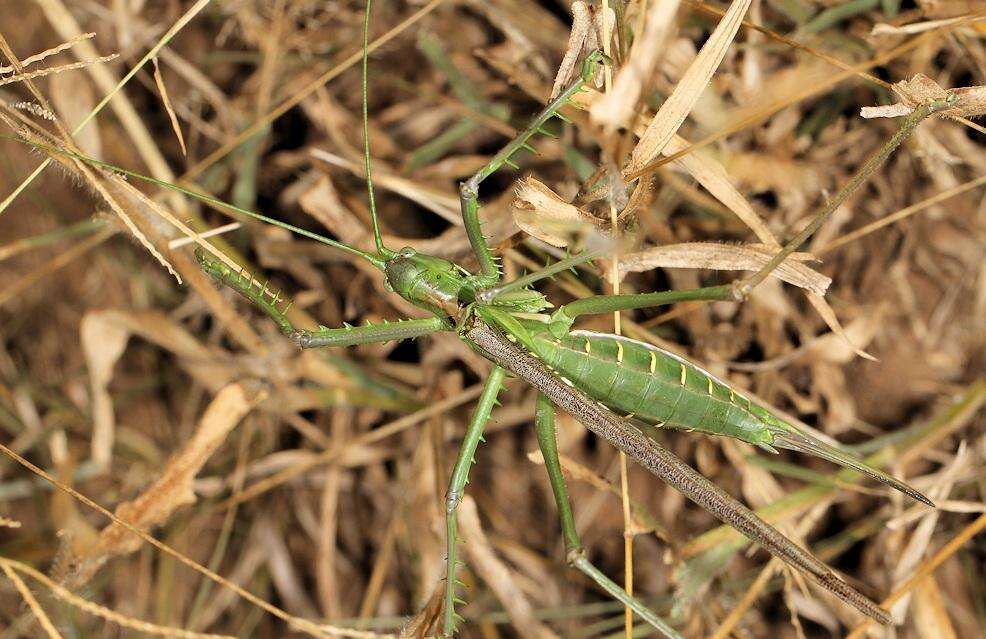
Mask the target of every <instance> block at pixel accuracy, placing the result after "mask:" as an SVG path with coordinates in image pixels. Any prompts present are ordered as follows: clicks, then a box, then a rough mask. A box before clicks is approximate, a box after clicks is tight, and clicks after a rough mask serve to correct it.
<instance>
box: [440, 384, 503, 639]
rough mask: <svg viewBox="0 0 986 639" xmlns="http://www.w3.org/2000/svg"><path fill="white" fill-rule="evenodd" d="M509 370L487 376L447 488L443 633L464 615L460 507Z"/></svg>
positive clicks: (452, 630) (451, 629)
mask: <svg viewBox="0 0 986 639" xmlns="http://www.w3.org/2000/svg"><path fill="white" fill-rule="evenodd" d="M506 374H507V372H506V371H505V370H504V369H502V368H500V367H499V366H494V367H493V370H492V371H490V376H489V377H488V378H486V385H485V386H484V387H483V393H482V394H481V395H480V396H479V402H478V403H477V404H476V409H475V410H474V411H473V414H472V417H471V418H470V420H469V425H468V426H467V427H466V435H465V437H464V438H463V440H462V446H461V447H460V448H459V456H458V458H457V459H456V460H455V467H454V468H453V469H452V476H451V477H450V478H449V486H448V492H447V493H446V495H445V534H446V540H445V543H446V558H445V562H446V573H445V574H446V577H445V615H444V621H443V624H442V626H443V627H442V636H444V637H451V636H452V635H454V634H455V629H456V625H457V623H458V622H459V621H461V619H462V618H461V617H460V616H459V615H457V614H456V612H455V604H456V603H461V600H460V599H458V598H457V597H456V593H455V590H456V585H457V584H458V581H457V580H456V568H457V567H458V555H457V553H458V541H459V539H458V536H457V535H458V509H459V504H460V503H461V502H462V495H463V492H464V491H465V489H466V484H467V483H469V469H470V467H471V466H472V464H473V462H475V459H474V457H473V456H474V455H475V454H476V448H477V447H478V446H479V442H480V441H482V440H483V429H484V428H485V427H486V422H487V421H488V420H489V418H490V413H491V412H492V411H493V406H494V405H495V404H496V396H497V394H498V393H499V392H500V389H501V388H502V387H503V380H504V378H505V377H506Z"/></svg>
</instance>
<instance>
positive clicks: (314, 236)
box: [0, 134, 384, 271]
mask: <svg viewBox="0 0 986 639" xmlns="http://www.w3.org/2000/svg"><path fill="white" fill-rule="evenodd" d="M0 138H6V139H9V140H15V141H17V142H20V143H22V144H27V145H28V146H33V147H35V148H38V149H43V150H45V151H48V152H49V153H52V154H55V153H57V154H59V155H65V156H68V157H71V158H75V159H76V160H79V161H81V162H85V163H86V164H91V165H92V166H96V167H99V168H102V169H106V170H108V171H112V172H113V173H117V174H119V175H126V176H128V177H132V178H136V179H138V180H142V181H144V182H148V183H150V184H156V185H157V186H161V187H164V188H166V189H171V190H172V191H177V192H178V193H182V194H184V195H187V196H188V197H190V198H193V199H196V200H199V201H200V202H205V203H207V204H211V205H212V206H215V207H217V208H221V209H226V210H229V211H233V212H235V213H239V214H241V215H246V216H247V217H252V218H254V219H255V220H260V221H261V222H267V223H268V224H272V225H274V226H279V227H281V228H282V229H287V230H288V231H291V232H292V233H296V234H298V235H301V236H303V237H307V238H309V239H311V240H315V241H316V242H320V243H322V244H327V245H329V246H332V247H335V248H337V249H340V250H343V251H347V252H349V253H352V254H353V255H358V256H360V257H362V258H363V259H365V260H366V261H367V262H369V263H370V264H372V265H373V266H375V267H377V268H378V269H380V270H381V271H382V270H384V263H383V260H382V259H380V258H379V257H377V256H376V255H374V254H373V253H370V252H369V251H364V250H362V249H358V248H356V247H355V246H350V245H348V244H346V243H345V242H339V241H337V240H332V239H329V238H327V237H325V236H324V235H319V234H318V233H314V232H312V231H309V230H307V229H303V228H301V227H298V226H295V225H293V224H288V223H287V222H282V221H281V220H278V219H275V218H272V217H268V216H266V215H263V214H262V213H257V212H256V211H250V210H247V209H244V208H240V207H239V206H236V205H234V204H230V203H229V202H224V201H223V200H220V199H219V198H217V197H213V196H211V195H206V194H205V193H199V192H197V191H193V190H191V189H187V188H185V187H183V186H178V185H177V184H172V183H171V182H166V181H164V180H158V179H157V178H152V177H150V176H149V175H144V174H142V173H137V172H136V171H130V170H129V169H125V168H123V167H120V166H116V165H115V164H110V163H108V162H103V161H102V160H97V159H96V158H92V157H89V156H88V155H83V154H81V153H75V152H74V151H69V150H68V149H62V148H59V147H56V146H51V145H48V144H42V143H40V142H35V141H33V140H27V139H24V138H21V137H18V136H13V135H6V134H0Z"/></svg>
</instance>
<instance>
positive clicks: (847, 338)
mask: <svg viewBox="0 0 986 639" xmlns="http://www.w3.org/2000/svg"><path fill="white" fill-rule="evenodd" d="M833 315H834V314H833ZM884 315H885V308H884V307H883V306H880V307H877V308H876V309H875V310H874V311H873V312H872V313H865V314H863V315H861V316H859V317H858V318H856V319H855V320H853V321H852V322H850V323H849V326H848V327H847V328H845V329H843V328H842V327H841V325H840V326H839V329H840V330H839V331H836V330H835V329H833V332H832V333H828V334H826V335H822V336H820V337H819V338H818V339H816V340H815V341H813V342H812V343H811V344H809V345H808V347H807V348H806V349H805V357H806V358H807V359H811V360H814V361H824V362H830V363H832V364H846V363H848V362H850V361H851V360H852V359H853V355H854V354H856V355H859V354H860V350H859V349H861V348H866V346H867V345H868V344H869V343H870V342H871V341H873V338H874V337H876V333H877V331H878V330H879V329H880V326H881V325H882V323H883V317H884ZM822 317H823V319H825V313H822ZM826 321H827V320H826Z"/></svg>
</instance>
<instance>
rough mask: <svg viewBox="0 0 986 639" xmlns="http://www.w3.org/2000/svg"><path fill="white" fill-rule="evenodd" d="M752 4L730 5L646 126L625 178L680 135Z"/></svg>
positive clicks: (737, 2)
mask: <svg viewBox="0 0 986 639" xmlns="http://www.w3.org/2000/svg"><path fill="white" fill-rule="evenodd" d="M750 2H751V0H734V1H733V4H732V5H730V7H729V11H727V12H726V15H725V16H724V17H723V19H722V20H721V21H720V22H719V25H718V26H716V28H715V31H713V32H712V35H711V36H710V37H709V40H708V41H707V42H706V43H705V44H704V45H703V46H702V50H701V51H699V53H698V56H697V57H696V58H695V60H694V62H692V64H691V65H690V66H689V67H688V70H687V71H685V74H684V75H683V76H682V78H681V80H680V81H679V82H678V84H677V85H676V86H675V88H674V91H672V92H671V95H670V96H669V97H668V99H667V100H665V102H664V104H663V105H661V108H660V110H658V112H657V113H656V114H655V115H654V118H653V119H652V120H651V122H650V124H649V125H648V126H647V131H646V132H645V133H644V136H643V137H642V138H641V139H640V142H638V143H637V146H636V148H634V150H633V154H632V155H631V156H630V163H629V164H628V165H627V167H626V168H625V169H624V171H623V174H624V176H626V175H629V174H631V173H633V172H635V171H637V170H638V169H640V168H642V167H643V166H644V165H646V164H648V163H649V162H650V161H651V160H653V159H654V158H656V157H657V156H658V155H659V154H660V153H661V151H662V150H663V149H664V147H665V145H667V143H668V141H669V140H671V136H673V135H674V134H675V133H676V132H677V131H678V128H679V127H680V126H681V123H682V122H684V121H685V118H686V117H687V116H688V113H689V112H690V111H691V110H692V107H694V106H695V102H696V101H697V100H698V98H699V96H700V95H701V93H702V91H704V90H705V87H706V85H707V84H708V83H709V80H711V79H712V74H713V73H715V70H716V68H717V67H718V66H719V63H720V62H721V61H722V58H723V56H724V55H725V54H726V49H727V48H728V47H729V45H730V43H731V42H732V41H733V38H734V37H735V35H736V32H737V30H738V29H739V27H740V24H741V23H742V21H743V16H744V15H746V11H747V9H749V7H750Z"/></svg>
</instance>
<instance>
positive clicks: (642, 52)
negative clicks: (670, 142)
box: [556, 0, 680, 133]
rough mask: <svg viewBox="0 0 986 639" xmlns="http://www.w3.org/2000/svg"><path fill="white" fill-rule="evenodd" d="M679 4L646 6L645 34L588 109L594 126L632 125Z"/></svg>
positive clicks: (664, 0) (661, 1) (669, 0)
mask: <svg viewBox="0 0 986 639" xmlns="http://www.w3.org/2000/svg"><path fill="white" fill-rule="evenodd" d="M679 4H680V0H657V2H656V3H655V4H654V5H653V6H650V7H647V22H646V24H645V26H644V32H643V34H642V35H641V36H640V37H639V38H635V39H634V42H633V48H632V49H631V50H630V57H629V59H628V61H627V63H626V64H625V65H624V66H623V67H622V68H621V69H620V72H619V73H618V74H617V75H616V78H615V80H614V81H613V87H612V88H611V89H610V90H609V91H607V92H606V93H605V94H604V95H603V97H602V98H600V99H598V100H596V102H595V104H593V105H592V108H591V109H589V118H590V120H591V121H592V123H593V124H596V125H598V126H601V127H603V129H604V130H605V131H606V132H608V133H612V132H613V131H615V130H617V129H619V128H622V127H627V126H629V125H630V124H631V123H632V122H633V120H634V118H635V116H636V114H637V103H638V102H639V101H640V96H641V94H642V93H643V91H644V88H645V86H646V85H647V83H649V82H650V81H651V77H652V75H653V73H654V67H655V66H656V65H657V62H658V60H659V59H660V56H659V54H660V51H661V48H662V46H663V45H664V41H665V39H666V38H667V36H668V33H670V32H671V29H672V28H673V26H674V24H675V16H676V15H677V13H678V5H679ZM643 6H646V5H643ZM556 95H557V94H556Z"/></svg>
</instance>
